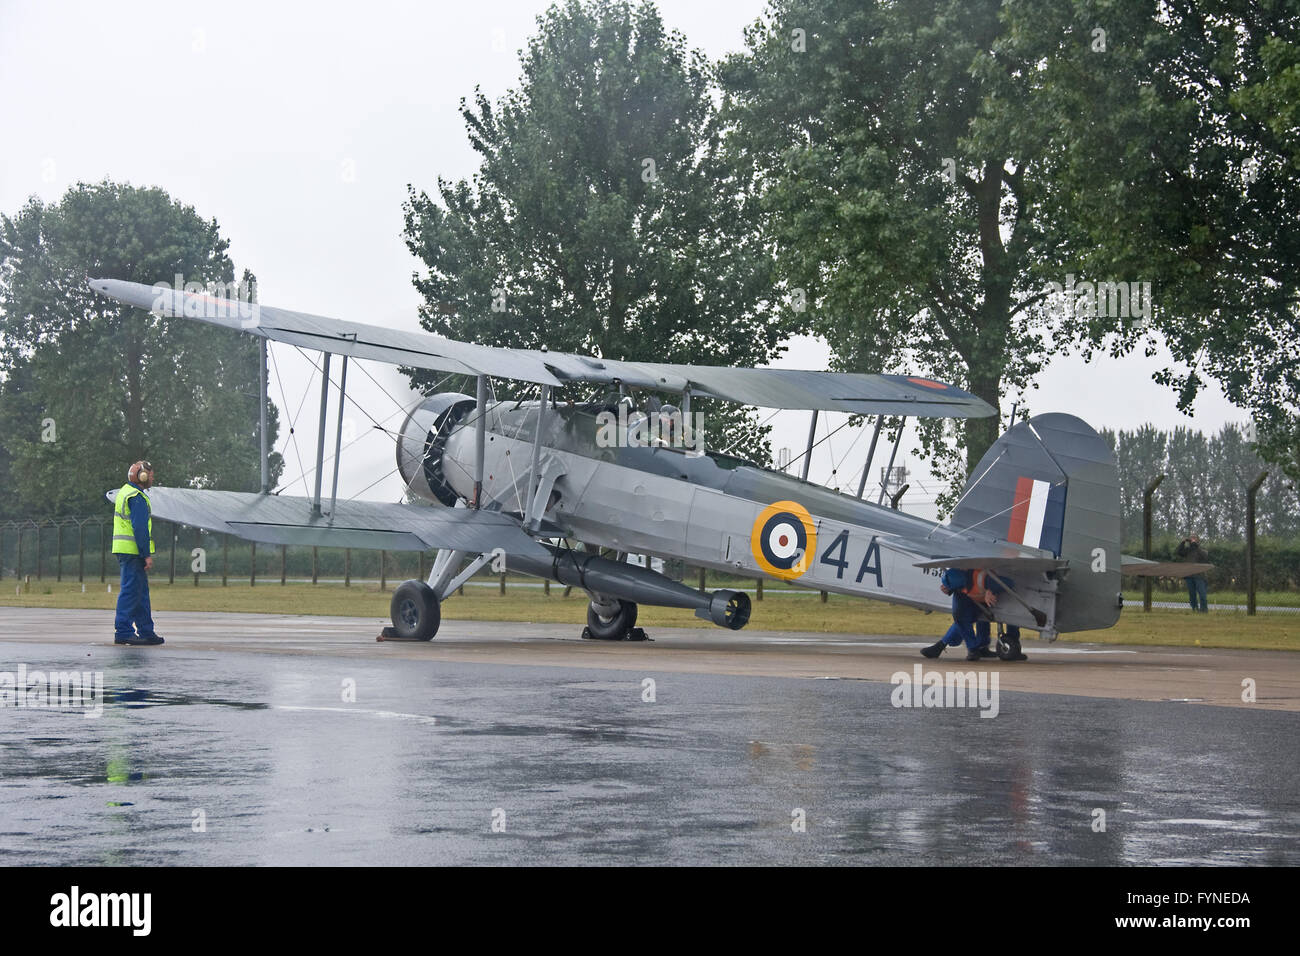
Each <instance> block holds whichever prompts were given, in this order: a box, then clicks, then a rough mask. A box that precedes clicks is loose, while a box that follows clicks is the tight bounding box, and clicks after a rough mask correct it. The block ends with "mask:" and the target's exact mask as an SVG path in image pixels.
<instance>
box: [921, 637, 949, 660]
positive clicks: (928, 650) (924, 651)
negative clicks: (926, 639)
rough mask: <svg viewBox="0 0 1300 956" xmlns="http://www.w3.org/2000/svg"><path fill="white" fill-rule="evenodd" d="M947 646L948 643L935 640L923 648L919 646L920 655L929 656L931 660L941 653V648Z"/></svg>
mask: <svg viewBox="0 0 1300 956" xmlns="http://www.w3.org/2000/svg"><path fill="white" fill-rule="evenodd" d="M947 646H948V645H947V644H945V643H944V642H943V641H935V642H934V643H933V644H931V645H930V646H929V647H923V648H921V656H922V657H928V658H930V659H931V660H933V659H934V658H936V657H938V656H939V655H940V654H942V653H943V649H944V648H945V647H947Z"/></svg>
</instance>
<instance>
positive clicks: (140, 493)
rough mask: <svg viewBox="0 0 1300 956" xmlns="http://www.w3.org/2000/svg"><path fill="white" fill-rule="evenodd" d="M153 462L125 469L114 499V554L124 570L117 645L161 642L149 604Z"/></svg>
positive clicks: (115, 623)
mask: <svg viewBox="0 0 1300 956" xmlns="http://www.w3.org/2000/svg"><path fill="white" fill-rule="evenodd" d="M153 479H154V471H153V465H151V464H149V462H147V461H137V462H136V463H135V464H133V465H132V466H131V467H130V468H128V469H127V472H126V484H124V485H123V486H122V487H121V488H119V489H118V492H117V498H116V499H115V500H114V502H113V555H114V556H115V557H116V558H117V564H118V568H119V569H120V570H121V573H122V577H121V585H120V587H119V589H118V592H117V616H116V617H115V618H114V620H113V643H115V644H133V645H147V644H161V643H163V639H162V638H161V637H159V636H158V634H157V632H155V631H154V625H153V609H152V608H151V607H150V606H149V571H150V570H152V569H153V554H154V544H153V512H152V509H151V507H150V505H149V496H148V494H146V493H145V492H146V489H148V488H149V487H151V486H152V485H153Z"/></svg>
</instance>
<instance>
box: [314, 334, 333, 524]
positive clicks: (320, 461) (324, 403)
mask: <svg viewBox="0 0 1300 956" xmlns="http://www.w3.org/2000/svg"><path fill="white" fill-rule="evenodd" d="M329 398H330V353H329V352H326V353H325V368H324V370H323V371H322V372H321V376H320V427H319V428H318V429H317V432H316V493H315V494H314V495H313V496H312V505H311V513H312V515H314V516H316V517H319V516H320V492H321V481H322V480H323V479H324V477H325V416H326V414H328V412H329Z"/></svg>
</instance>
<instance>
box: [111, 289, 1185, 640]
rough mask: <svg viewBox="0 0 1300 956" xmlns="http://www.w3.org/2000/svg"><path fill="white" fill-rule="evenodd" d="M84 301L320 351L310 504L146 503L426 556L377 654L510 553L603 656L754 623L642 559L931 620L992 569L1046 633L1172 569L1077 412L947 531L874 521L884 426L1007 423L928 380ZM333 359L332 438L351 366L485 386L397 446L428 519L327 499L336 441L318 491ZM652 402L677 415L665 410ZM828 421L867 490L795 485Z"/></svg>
mask: <svg viewBox="0 0 1300 956" xmlns="http://www.w3.org/2000/svg"><path fill="white" fill-rule="evenodd" d="M90 287H91V288H92V289H94V290H95V291H96V292H99V293H102V294H104V295H106V296H108V297H110V298H113V299H116V300H118V301H119V302H122V303H125V304H127V305H131V306H135V307H138V308H141V309H145V310H149V311H152V312H154V313H156V314H158V315H161V316H166V317H175V318H184V319H192V320H196V321H202V322H208V323H211V324H214V325H219V326H222V327H224V328H228V329H231V330H233V331H239V332H244V333H247V334H251V335H255V336H258V337H260V338H262V339H263V340H264V342H265V341H270V342H281V343H287V344H291V345H295V346H299V347H301V348H303V349H310V350H315V351H318V352H322V353H324V360H323V364H324V373H323V375H322V383H321V400H320V427H319V430H318V441H317V455H316V467H315V492H314V494H313V496H312V497H311V498H306V497H292V496H288V495H283V494H270V493H266V492H265V491H264V492H263V493H262V494H251V493H237V492H229V491H212V490H199V489H192V488H180V487H155V488H153V489H151V491H150V499H151V502H152V507H153V512H154V514H155V515H157V516H159V517H162V518H166V519H168V520H170V521H173V522H177V523H180V524H186V525H192V526H197V527H200V528H204V529H207V530H210V531H215V532H222V533H226V534H231V535H235V536H237V537H240V538H244V539H247V540H249V541H254V542H258V543H266V544H276V545H308V546H324V547H339V548H372V549H383V550H391V551H427V550H436V551H437V555H436V557H435V559H434V560H433V562H432V566H431V570H430V573H429V576H428V579H427V580H425V581H420V580H410V581H405V582H403V583H402V584H400V585H399V586H398V587H397V588H396V589H395V590H394V592H393V596H392V601H391V608H390V610H391V614H390V616H391V620H392V626H391V628H385V634H386V635H387V636H388V637H389V638H395V639H402V640H429V639H431V638H433V637H434V635H435V634H437V632H438V629H439V625H440V622H441V613H440V605H441V602H442V601H443V600H444V599H445V598H446V597H447V596H448V595H450V594H452V593H453V592H454V591H455V590H456V589H457V588H458V587H460V586H461V585H462V584H463V583H464V582H465V581H466V580H467V579H468V578H469V577H470V576H471V575H473V574H474V573H475V572H477V571H478V570H479V569H481V568H482V567H483V566H484V565H485V564H487V563H488V562H489V561H491V560H492V559H493V557H494V556H501V555H504V556H505V560H506V562H507V565H508V567H509V568H510V569H511V570H514V571H521V572H525V573H528V574H531V575H536V576H539V577H542V578H547V579H550V580H552V581H556V582H559V583H560V584H563V585H566V586H571V587H575V588H580V589H582V590H583V591H585V592H586V594H587V595H588V597H589V603H588V608H587V624H586V628H585V630H584V632H583V634H584V636H587V637H592V638H598V639H608V640H619V639H628V638H636V637H640V636H644V635H643V632H642V631H640V629H638V628H637V627H636V620H637V607H638V605H641V604H646V605H657V606H667V607H678V608H688V609H692V610H694V612H695V613H696V615H698V616H699V617H701V618H703V619H705V620H709V621H712V622H713V623H714V624H716V625H718V626H720V627H723V628H729V629H738V628H742V627H744V626H745V624H746V623H747V622H748V621H749V618H750V611H751V605H750V600H749V597H748V595H747V594H746V593H745V592H744V591H741V590H735V589H730V588H724V589H720V590H716V591H712V592H704V591H700V590H696V589H695V588H692V587H689V586H687V585H685V584H683V583H681V582H680V581H676V580H673V579H672V578H671V577H669V576H667V575H665V574H663V573H661V572H659V571H656V570H654V569H653V568H652V567H651V566H650V562H649V561H647V562H646V564H645V566H641V565H638V564H634V563H629V562H628V561H627V560H625V558H626V556H628V555H654V556H658V557H660V558H668V559H679V560H681V561H684V562H686V563H688V564H691V565H695V566H697V567H703V568H707V569H711V570H714V571H719V572H727V573H729V574H732V575H737V576H744V577H754V578H758V577H765V578H770V579H774V580H778V581H782V582H786V583H789V584H792V585H796V586H801V587H807V588H812V589H816V590H821V591H828V592H833V593H840V594H853V595H858V596H861V597H868V598H872V599H875V600H879V601H887V602H890V603H893V604H901V605H907V606H911V607H915V608H919V609H922V610H946V609H947V607H948V598H947V597H945V596H944V595H943V594H942V593H941V592H940V590H939V581H938V577H939V575H940V573H941V571H942V569H944V568H951V567H956V568H968V569H983V570H984V571H985V572H987V573H988V574H991V575H994V576H995V577H996V578H997V579H998V580H1000V581H1002V582H1003V583H1004V585H1005V586H1006V588H1007V590H1006V594H1007V596H1008V597H1009V599H1007V600H1003V601H1001V602H999V603H998V605H997V606H996V607H995V608H993V609H991V611H990V614H991V615H992V617H993V618H994V619H995V620H997V621H1000V622H1003V623H1005V624H1008V625H1011V624H1014V625H1017V626H1020V627H1028V628H1031V629H1034V630H1037V631H1039V632H1040V636H1042V637H1045V638H1046V639H1048V640H1054V639H1055V638H1056V636H1057V635H1058V634H1059V633H1062V632H1069V631H1084V630H1089V629H1094V628H1105V627H1109V626H1111V625H1113V624H1114V623H1115V622H1116V620H1117V619H1118V617H1119V614H1120V608H1121V605H1122V597H1121V589H1120V583H1121V582H1120V578H1121V571H1123V573H1126V574H1132V573H1142V570H1141V569H1142V567H1144V566H1149V567H1148V573H1170V572H1169V571H1168V569H1167V568H1166V567H1165V566H1164V565H1158V564H1154V563H1151V562H1142V561H1141V559H1133V558H1128V557H1126V556H1122V555H1121V554H1120V497H1119V486H1118V481H1117V476H1116V468H1115V462H1114V458H1113V456H1112V454H1111V451H1110V448H1109V446H1108V445H1107V444H1106V442H1105V441H1104V440H1103V439H1102V438H1101V437H1100V436H1099V435H1098V434H1097V432H1096V431H1094V430H1093V429H1092V428H1091V427H1090V426H1089V425H1087V424H1086V423H1085V422H1083V421H1082V420H1080V419H1079V418H1076V417H1074V416H1073V415H1067V414H1044V415H1038V416H1035V417H1033V418H1029V419H1027V420H1023V421H1020V422H1013V423H1012V425H1011V427H1010V428H1009V429H1008V430H1007V431H1006V432H1005V433H1004V434H1002V436H1001V437H1000V438H998V439H997V441H996V442H995V443H994V444H993V445H992V447H990V448H989V450H988V452H987V453H986V454H985V455H984V457H983V459H982V460H981V461H980V463H979V465H978V467H976V468H975V470H974V471H973V472H972V473H971V475H970V477H969V480H968V481H967V482H966V485H965V488H964V490H963V491H962V494H961V497H960V499H959V501H958V504H957V506H956V509H955V510H954V511H953V513H952V516H951V519H950V520H949V521H948V522H947V523H939V522H935V521H930V520H926V519H923V518H921V517H917V516H914V515H909V514H906V513H905V512H903V511H901V510H899V509H898V508H897V507H896V505H897V501H896V500H895V501H894V502H892V505H894V506H892V507H891V506H889V505H886V504H885V503H884V497H885V487H884V485H883V484H882V486H881V488H880V490H879V494H878V495H877V500H876V501H874V502H872V501H870V500H867V498H866V497H865V496H864V492H865V490H866V488H865V486H866V481H867V474H868V473H869V471H870V463H871V458H872V457H873V455H874V453H875V450H876V444H877V439H878V438H879V436H880V427H881V424H882V423H883V422H884V420H885V418H886V417H887V416H888V417H893V418H894V419H895V421H896V424H898V426H899V427H898V428H897V434H898V440H901V436H902V428H901V421H899V420H905V419H906V418H908V417H917V418H925V417H954V418H963V417H971V416H988V415H993V414H996V412H995V410H994V409H993V408H992V407H991V406H989V405H988V404H987V403H986V402H984V401H982V400H981V399H979V398H977V397H976V396H974V395H972V394H970V393H969V392H966V391H963V390H962V389H960V388H957V387H955V386H952V385H948V384H945V383H943V382H937V381H934V380H931V379H929V378H923V377H919V376H909V375H885V374H856V373H844V372H826V371H800V370H793V369H754V368H730V367H718V366H701V365H675V364H665V363H656V362H626V361H615V360H612V359H608V358H598V357H593V356H588V355H574V354H564V353H557V352H549V351H546V350H537V351H534V350H528V349H511V348H493V347H489V346H483V345H475V344H471V343H467V342H459V341H454V340H451V339H446V338H442V337H439V336H435V335H432V334H427V333H416V332H404V331H398V330H393V329H385V328H379V327H376V326H372V325H364V324H361V323H356V322H347V321H341V320H338V319H331V318H325V317H322V316H316V315H309V314H306V313H302V312H295V311H290V310H287V309H280V308H274V307H271V306H267V305H261V304H251V303H247V302H240V301H237V300H234V299H229V298H222V297H219V296H211V295H207V294H204V293H199V292H194V291H186V290H184V289H174V288H170V287H167V286H165V285H164V284H159V285H158V286H147V285H142V284H140V283H133V282H125V281H119V280H114V279H91V280H90ZM263 355H264V356H265V348H264V349H263ZM333 356H341V358H342V374H341V380H340V384H339V389H338V391H339V416H338V417H339V425H340V429H341V422H342V408H343V398H344V394H345V391H346V381H347V363H348V361H349V359H369V360H374V361H379V362H387V363H391V364H395V365H399V366H405V367H410V368H419V369H434V370H440V371H443V372H446V373H454V374H458V375H462V376H466V377H467V379H468V380H472V381H473V382H474V383H475V394H473V395H469V394H465V393H459V392H441V393H435V394H432V395H429V396H427V397H425V398H424V399H423V400H422V401H421V402H419V403H418V404H417V405H416V406H415V407H414V408H412V409H410V411H409V413H408V414H407V415H406V418H405V421H404V422H403V423H402V426H401V428H400V430H399V433H398V435H397V437H396V457H397V468H398V471H399V472H400V474H401V477H402V479H403V480H404V481H405V482H406V486H407V489H408V490H409V491H410V492H411V493H413V494H415V495H418V496H420V497H422V498H424V499H427V500H428V501H429V502H430V503H432V504H433V505H435V506H436V507H428V506H425V505H421V504H412V503H384V502H366V501H339V500H338V494H337V490H338V459H339V452H340V442H341V430H340V431H339V433H338V434H337V435H336V438H335V453H334V476H333V493H332V494H331V495H330V498H329V499H328V500H325V499H324V498H323V496H322V491H323V478H324V469H325V462H326V456H325V446H326V442H325V426H326V414H327V410H328V402H329V398H330V386H331V379H330V374H329V368H330V361H331V358H332V357H333ZM494 378H497V379H510V380H513V381H515V382H522V383H529V384H530V385H532V386H536V387H537V388H538V393H537V397H536V398H535V399H530V400H504V401H497V400H495V399H491V400H490V394H491V391H492V390H491V388H490V381H491V380H492V379H494ZM262 380H263V382H265V381H266V376H265V370H264V371H263V375H262ZM569 385H580V386H586V387H587V388H588V389H589V390H590V394H591V395H592V397H590V398H588V399H584V400H582V401H578V400H562V399H561V398H560V397H559V396H558V395H557V394H556V390H557V389H561V388H563V387H564V386H569ZM663 395H668V396H675V397H676V401H677V403H678V404H676V405H669V404H664V403H663V402H662V401H661V400H660V398H659V396H663ZM695 399H717V400H722V401H727V402H735V403H739V404H743V405H747V406H761V407H766V408H777V409H802V410H806V411H809V412H811V413H812V427H811V428H810V429H809V437H808V448H807V449H806V450H805V452H804V454H803V455H802V456H801V457H802V458H803V467H802V475H801V476H800V477H795V476H794V475H792V474H788V473H786V472H785V471H776V470H772V469H769V468H763V467H760V466H758V465H756V464H752V463H750V462H747V461H744V460H741V459H739V458H736V457H732V456H730V455H727V454H724V453H721V452H717V451H712V450H709V449H708V448H706V447H705V443H704V441H703V439H704V436H703V435H702V434H701V433H700V429H699V427H698V425H697V424H696V422H697V418H698V416H697V415H693V414H692V410H691V403H692V401H693V400H695ZM265 406H266V403H265V401H263V402H262V408H263V412H264V411H265ZM828 411H838V412H850V413H854V414H858V415H863V416H871V417H874V419H875V432H874V435H873V437H872V441H871V447H870V450H869V451H868V455H867V465H866V466H865V467H864V468H863V471H862V480H861V483H860V484H859V486H858V491H857V495H856V496H855V495H852V494H848V493H844V492H840V491H836V490H833V489H830V488H826V487H822V486H820V485H817V484H814V483H811V482H809V481H808V480H807V476H808V464H809V459H810V458H811V452H812V448H813V445H814V435H815V432H816V423H817V416H818V415H819V414H820V413H822V412H828ZM265 431H266V430H265V427H263V429H262V434H263V440H264V442H265ZM897 448H898V444H897V440H896V441H895V444H894V451H895V453H896V452H897ZM262 451H263V453H262V459H263V462H264V463H265V461H266V449H265V447H263V450H262ZM891 462H892V459H891ZM263 484H264V487H265V484H266V482H265V480H264V482H263ZM110 494H111V493H110ZM569 542H580V543H581V544H582V548H581V549H579V548H577V547H572V546H570V544H569ZM602 552H605V553H602ZM1189 568H1191V566H1182V569H1183V570H1182V572H1181V573H1194V572H1193V571H1192V570H1188V569H1189Z"/></svg>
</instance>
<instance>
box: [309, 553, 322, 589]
mask: <svg viewBox="0 0 1300 956" xmlns="http://www.w3.org/2000/svg"><path fill="white" fill-rule="evenodd" d="M319 557H320V550H319V549H318V548H317V546H316V545H314V544H313V545H312V546H311V583H312V584H315V583H316V579H317V577H318V576H319V575H320V564H319V561H318V559H319Z"/></svg>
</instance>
